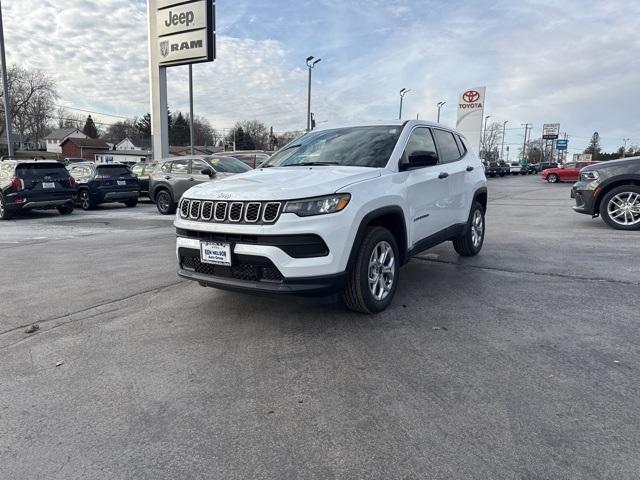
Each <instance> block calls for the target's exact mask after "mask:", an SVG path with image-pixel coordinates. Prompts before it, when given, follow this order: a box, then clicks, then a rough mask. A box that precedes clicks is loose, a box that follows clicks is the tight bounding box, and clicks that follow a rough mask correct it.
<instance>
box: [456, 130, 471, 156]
mask: <svg viewBox="0 0 640 480" xmlns="http://www.w3.org/2000/svg"><path fill="white" fill-rule="evenodd" d="M455 139H456V143H457V144H458V150H460V156H461V157H464V156H465V155H466V154H467V151H468V150H467V146H466V145H465V144H464V142H463V141H462V138H461V137H460V136H459V135H455Z"/></svg>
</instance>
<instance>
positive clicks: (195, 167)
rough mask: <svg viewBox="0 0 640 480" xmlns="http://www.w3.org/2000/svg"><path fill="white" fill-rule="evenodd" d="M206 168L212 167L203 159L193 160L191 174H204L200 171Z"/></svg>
mask: <svg viewBox="0 0 640 480" xmlns="http://www.w3.org/2000/svg"><path fill="white" fill-rule="evenodd" d="M205 168H211V167H210V166H209V165H207V164H206V163H204V162H203V161H202V160H191V175H202V174H201V173H200V172H202V170H204V169H205Z"/></svg>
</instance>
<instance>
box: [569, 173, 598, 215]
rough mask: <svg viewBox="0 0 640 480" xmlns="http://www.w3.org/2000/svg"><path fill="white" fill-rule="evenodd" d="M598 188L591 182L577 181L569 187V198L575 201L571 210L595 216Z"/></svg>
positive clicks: (596, 213)
mask: <svg viewBox="0 0 640 480" xmlns="http://www.w3.org/2000/svg"><path fill="white" fill-rule="evenodd" d="M598 192H599V188H598V186H597V185H596V184H594V183H593V182H582V181H580V182H577V183H575V184H574V185H573V187H571V198H573V199H574V200H575V201H576V205H575V206H574V207H573V210H574V211H575V212H578V213H583V214H585V215H592V216H596V215H598V214H599V211H598V208H599V206H598V202H597V196H598Z"/></svg>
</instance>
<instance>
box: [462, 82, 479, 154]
mask: <svg viewBox="0 0 640 480" xmlns="http://www.w3.org/2000/svg"><path fill="white" fill-rule="evenodd" d="M485 93H486V88H485V87H475V88H470V89H468V90H465V91H463V92H461V93H460V95H459V96H458V121H457V123H456V126H457V129H458V130H459V131H460V133H462V134H463V135H464V136H465V137H467V140H469V142H470V143H471V146H472V147H474V149H476V153H480V134H481V130H482V119H483V118H484V98H485Z"/></svg>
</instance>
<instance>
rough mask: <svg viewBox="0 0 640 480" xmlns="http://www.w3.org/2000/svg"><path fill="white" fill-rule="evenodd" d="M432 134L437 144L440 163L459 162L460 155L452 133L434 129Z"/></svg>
mask: <svg viewBox="0 0 640 480" xmlns="http://www.w3.org/2000/svg"><path fill="white" fill-rule="evenodd" d="M433 133H434V134H435V137H436V142H437V144H438V149H439V154H440V162H441V163H449V162H455V161H456V160H459V159H460V157H461V155H460V151H459V150H458V144H457V143H456V139H455V138H454V136H453V133H451V132H447V131H445V130H438V129H434V131H433Z"/></svg>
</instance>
